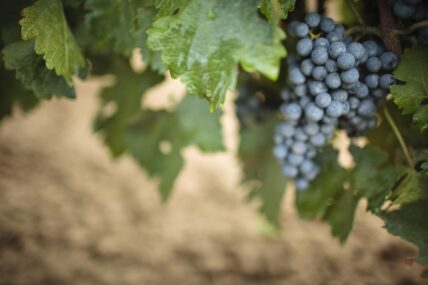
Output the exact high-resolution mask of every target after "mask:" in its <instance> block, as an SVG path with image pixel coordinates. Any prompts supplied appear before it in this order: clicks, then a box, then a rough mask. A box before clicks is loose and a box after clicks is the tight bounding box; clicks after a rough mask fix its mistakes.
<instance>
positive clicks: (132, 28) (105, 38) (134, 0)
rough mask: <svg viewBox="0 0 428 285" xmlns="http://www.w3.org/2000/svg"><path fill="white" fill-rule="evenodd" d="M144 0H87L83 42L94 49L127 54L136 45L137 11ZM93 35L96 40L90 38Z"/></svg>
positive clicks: (107, 52) (103, 52)
mask: <svg viewBox="0 0 428 285" xmlns="http://www.w3.org/2000/svg"><path fill="white" fill-rule="evenodd" d="M144 2H145V1H139V0H87V1H86V2H85V8H86V10H88V13H87V14H86V15H85V23H86V27H87V29H88V30H87V31H86V32H87V35H86V36H87V40H86V41H87V44H88V45H89V46H90V49H91V50H92V51H94V52H98V53H102V54H109V53H111V51H113V52H115V53H118V54H121V55H125V56H130V55H131V54H132V50H133V49H134V48H135V47H137V45H138V39H137V37H138V35H137V29H138V26H137V19H136V16H137V10H138V8H140V7H141V6H142V4H143V3H144ZM93 38H95V39H96V40H93Z"/></svg>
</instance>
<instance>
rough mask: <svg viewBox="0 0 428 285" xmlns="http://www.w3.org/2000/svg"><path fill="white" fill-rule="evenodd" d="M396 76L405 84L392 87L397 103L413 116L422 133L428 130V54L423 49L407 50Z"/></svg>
mask: <svg viewBox="0 0 428 285" xmlns="http://www.w3.org/2000/svg"><path fill="white" fill-rule="evenodd" d="M394 76H395V77H396V78H397V79H398V80H401V81H404V82H405V84H396V85H393V86H392V87H391V92H392V96H393V97H394V101H395V103H396V104H397V105H398V106H399V107H400V108H402V109H403V113H404V114H413V120H414V122H415V123H416V125H417V126H418V127H419V129H420V130H421V131H425V130H426V129H428V106H427V105H426V102H425V101H426V100H427V99H428V54H427V53H426V50H425V48H423V47H420V46H418V47H414V48H410V49H407V50H406V51H405V52H404V55H403V57H402V59H401V63H400V65H399V66H398V68H397V69H396V70H395V71H394Z"/></svg>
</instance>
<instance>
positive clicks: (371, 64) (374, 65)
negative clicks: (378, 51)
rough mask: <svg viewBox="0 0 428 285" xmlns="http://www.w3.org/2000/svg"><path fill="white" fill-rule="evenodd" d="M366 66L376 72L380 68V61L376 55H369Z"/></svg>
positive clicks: (370, 70)
mask: <svg viewBox="0 0 428 285" xmlns="http://www.w3.org/2000/svg"><path fill="white" fill-rule="evenodd" d="M366 68H367V70H368V71H369V72H378V71H379V70H380V69H381V68H382V62H381V61H380V59H379V58H378V57H377V56H371V57H369V59H368V60H367V61H366Z"/></svg>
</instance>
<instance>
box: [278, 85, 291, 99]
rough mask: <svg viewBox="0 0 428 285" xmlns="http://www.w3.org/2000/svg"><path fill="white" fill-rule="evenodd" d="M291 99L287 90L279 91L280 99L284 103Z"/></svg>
mask: <svg viewBox="0 0 428 285" xmlns="http://www.w3.org/2000/svg"><path fill="white" fill-rule="evenodd" d="M291 97H292V94H291V91H290V89H288V88H284V89H282V90H281V98H282V100H284V101H288V100H290V99H291Z"/></svg>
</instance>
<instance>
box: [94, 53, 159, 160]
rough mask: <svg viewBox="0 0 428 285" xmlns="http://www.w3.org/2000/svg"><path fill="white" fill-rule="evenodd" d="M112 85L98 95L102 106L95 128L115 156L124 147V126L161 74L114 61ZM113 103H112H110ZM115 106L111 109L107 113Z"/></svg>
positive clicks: (123, 61)
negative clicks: (114, 79)
mask: <svg viewBox="0 0 428 285" xmlns="http://www.w3.org/2000/svg"><path fill="white" fill-rule="evenodd" d="M113 74H114V75H115V77H116V82H115V84H114V85H112V86H109V87H107V88H104V89H103V91H102V93H101V94H100V98H101V100H102V106H101V108H100V110H99V112H98V114H97V117H96V119H95V124H94V129H95V130H96V131H98V132H100V133H101V134H102V136H103V137H104V142H105V143H106V145H107V146H108V147H109V149H110V151H111V153H112V155H113V156H114V157H117V156H119V155H121V154H122V153H123V152H124V151H125V150H126V144H125V139H124V136H125V128H126V126H127V124H128V123H129V121H130V120H131V119H132V118H133V117H134V116H135V115H138V114H139V113H140V111H141V104H142V103H141V99H142V96H143V95H144V93H145V92H146V91H147V90H148V89H149V88H151V87H153V86H155V85H156V84H158V83H160V82H161V81H162V80H163V76H161V75H159V74H158V73H157V72H153V71H151V70H150V69H146V70H145V71H144V73H135V72H134V71H133V70H132V68H131V67H130V66H129V63H128V62H127V61H125V60H121V61H116V62H115V64H114V68H113ZM112 105H113V106H112ZM112 107H114V112H113V113H111V112H108V109H109V108H112Z"/></svg>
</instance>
